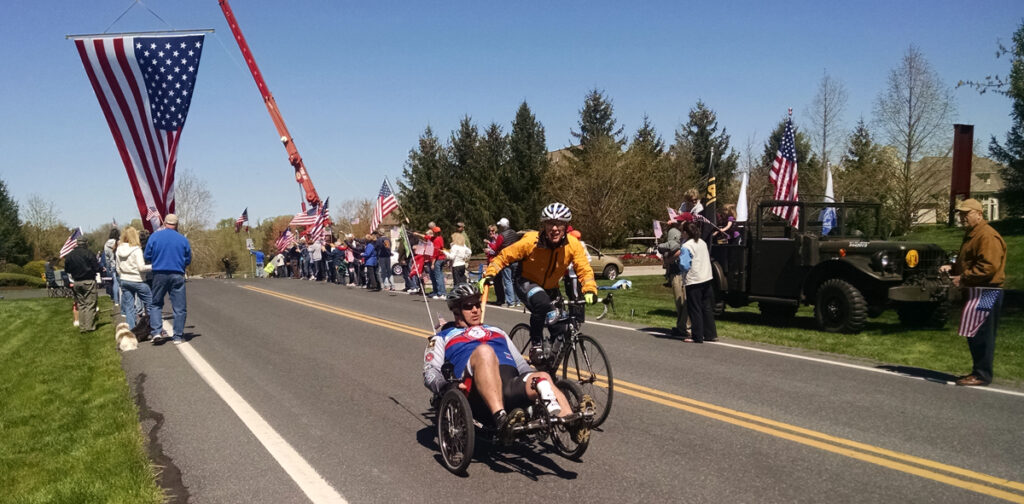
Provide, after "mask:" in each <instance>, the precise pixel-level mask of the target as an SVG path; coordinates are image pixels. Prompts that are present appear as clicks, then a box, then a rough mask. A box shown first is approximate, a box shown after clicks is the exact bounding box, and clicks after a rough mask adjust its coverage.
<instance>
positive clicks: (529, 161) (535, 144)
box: [498, 101, 548, 229]
mask: <svg viewBox="0 0 1024 504" xmlns="http://www.w3.org/2000/svg"><path fill="white" fill-rule="evenodd" d="M508 144H509V160H508V163H507V165H506V166H507V167H506V169H505V170H503V171H502V177H501V187H503V188H505V194H506V197H507V198H508V201H509V203H510V204H509V205H508V206H507V207H505V208H504V209H501V210H500V211H499V212H498V218H499V219H500V218H501V217H507V218H508V219H509V220H510V221H511V223H512V227H513V228H514V229H526V228H529V227H535V226H536V225H537V222H538V220H539V219H540V211H541V209H542V208H543V207H544V205H545V204H546V203H545V201H544V199H543V198H544V197H545V195H544V194H542V191H541V188H542V186H543V185H542V183H543V181H544V180H545V175H546V174H547V172H548V147H547V141H546V140H545V138H544V125H542V124H541V123H540V122H538V121H537V118H536V117H535V116H534V115H533V112H531V111H530V106H529V105H527V103H526V102H525V101H524V102H523V103H522V104H520V105H519V110H517V111H516V118H515V120H514V121H512V133H511V135H509V138H508Z"/></svg>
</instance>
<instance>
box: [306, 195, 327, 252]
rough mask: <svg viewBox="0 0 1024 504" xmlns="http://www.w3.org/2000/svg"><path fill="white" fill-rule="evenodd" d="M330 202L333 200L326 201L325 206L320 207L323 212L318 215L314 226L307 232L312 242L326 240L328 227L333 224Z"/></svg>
mask: <svg viewBox="0 0 1024 504" xmlns="http://www.w3.org/2000/svg"><path fill="white" fill-rule="evenodd" d="M330 201H331V198H327V199H326V200H324V204H323V205H320V208H321V209H322V211H321V212H320V213H318V214H317V216H316V220H315V221H313V225H312V226H310V227H309V229H307V230H306V234H307V235H308V236H309V239H310V240H311V241H314V242H315V241H321V240H323V239H324V235H325V234H327V226H328V225H330V223H331V210H330V208H331V207H330Z"/></svg>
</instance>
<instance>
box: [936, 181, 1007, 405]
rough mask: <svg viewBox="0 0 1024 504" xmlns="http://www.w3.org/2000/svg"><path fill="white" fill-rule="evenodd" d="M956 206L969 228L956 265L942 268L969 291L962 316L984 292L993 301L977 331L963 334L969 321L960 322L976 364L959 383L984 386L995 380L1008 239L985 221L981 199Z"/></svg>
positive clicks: (966, 313)
mask: <svg viewBox="0 0 1024 504" xmlns="http://www.w3.org/2000/svg"><path fill="white" fill-rule="evenodd" d="M956 209H957V211H958V212H959V214H960V221H961V222H962V223H963V224H964V227H965V229H966V233H964V241H963V244H962V245H961V246H960V254H959V256H958V257H957V261H956V264H953V265H944V266H942V267H941V268H940V271H944V272H951V273H952V275H953V277H952V278H953V284H954V285H957V286H959V287H961V288H962V289H964V290H965V291H967V293H968V294H967V295H966V296H964V298H965V299H967V305H965V309H964V313H963V316H962V318H963V319H968V318H969V317H970V316H971V313H969V312H971V311H973V308H972V306H977V304H978V296H981V295H982V293H983V292H986V291H987V292H988V296H989V300H990V301H992V303H993V304H992V307H991V311H990V312H989V313H988V316H987V318H985V321H984V323H982V324H981V326H980V327H978V328H977V329H976V330H975V329H970V328H968V329H967V334H964V333H965V326H966V325H967V324H965V323H964V322H963V321H962V322H961V324H960V328H961V334H964V335H965V336H967V346H968V348H970V350H971V358H972V359H973V360H974V365H973V368H972V369H971V374H969V375H967V376H965V377H963V378H960V379H959V380H957V381H956V384H957V385H963V386H968V387H973V386H979V385H982V386H983V385H988V384H989V383H991V382H992V361H993V359H994V357H995V349H996V328H997V327H998V325H999V310H1000V309H1001V308H1002V305H1003V296H1002V294H1003V292H1002V287H1003V282H1004V281H1005V280H1006V242H1005V241H1003V237H1002V236H999V233H997V232H996V230H995V229H992V226H990V225H989V224H988V222H986V221H985V217H984V214H983V213H982V207H981V203H979V202H978V200H976V199H974V198H970V199H966V200H964V201H961V202H960V203H959V204H957V207H956ZM972 287H973V288H978V289H972ZM982 288H984V289H982ZM992 291H995V292H992ZM972 302H973V304H972ZM974 331H976V332H974ZM972 332H973V335H972Z"/></svg>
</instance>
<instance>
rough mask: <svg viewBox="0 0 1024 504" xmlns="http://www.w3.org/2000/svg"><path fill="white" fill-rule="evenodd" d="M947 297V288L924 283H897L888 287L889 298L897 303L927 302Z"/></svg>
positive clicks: (942, 299)
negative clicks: (929, 285) (927, 285)
mask: <svg viewBox="0 0 1024 504" xmlns="http://www.w3.org/2000/svg"><path fill="white" fill-rule="evenodd" d="M946 299H949V289H946V288H938V289H936V288H934V287H932V288H929V287H926V286H924V285H897V286H895V287H889V300H890V301H896V302H899V303H928V302H936V301H944V300H946Z"/></svg>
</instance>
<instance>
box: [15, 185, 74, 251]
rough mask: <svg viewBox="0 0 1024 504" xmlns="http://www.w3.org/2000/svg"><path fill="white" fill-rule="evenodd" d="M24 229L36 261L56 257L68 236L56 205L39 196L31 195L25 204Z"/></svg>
mask: <svg viewBox="0 0 1024 504" xmlns="http://www.w3.org/2000/svg"><path fill="white" fill-rule="evenodd" d="M22 228H23V229H24V233H25V239H26V240H28V242H29V245H31V246H32V250H33V256H34V258H35V259H49V258H50V257H51V256H55V255H56V253H57V252H58V251H59V250H60V247H61V245H63V243H64V240H65V239H66V238H67V235H68V229H67V227H66V226H65V225H64V223H63V222H61V220H60V212H59V211H58V210H57V207H56V205H55V204H54V203H53V202H52V201H48V200H45V199H43V197H42V196H40V195H38V194H32V195H30V196H29V198H28V201H27V202H26V204H25V223H24V225H23V226H22Z"/></svg>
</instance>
